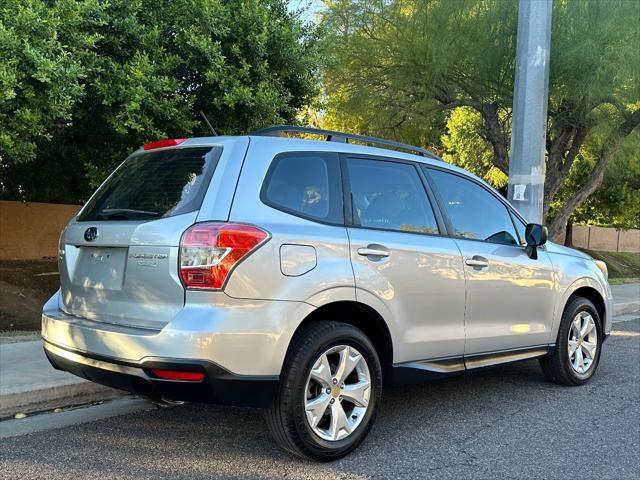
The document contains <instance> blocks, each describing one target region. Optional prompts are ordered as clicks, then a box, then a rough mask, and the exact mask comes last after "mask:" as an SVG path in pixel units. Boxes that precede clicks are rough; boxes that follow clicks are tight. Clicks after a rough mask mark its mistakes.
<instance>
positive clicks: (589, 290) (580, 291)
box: [565, 286, 607, 329]
mask: <svg viewBox="0 0 640 480" xmlns="http://www.w3.org/2000/svg"><path fill="white" fill-rule="evenodd" d="M576 297H582V298H586V299H587V300H589V301H590V302H591V303H593V306H594V307H596V311H597V312H598V315H599V317H600V319H599V320H600V328H602V329H604V322H605V318H606V315H607V307H606V304H605V301H604V298H603V297H602V295H601V294H600V292H598V290H596V289H595V288H593V287H587V286H585V287H580V288H577V289H576V290H574V291H573V293H572V294H571V295H570V296H569V298H567V301H566V302H565V308H566V306H567V304H568V303H569V302H570V301H571V299H572V298H576Z"/></svg>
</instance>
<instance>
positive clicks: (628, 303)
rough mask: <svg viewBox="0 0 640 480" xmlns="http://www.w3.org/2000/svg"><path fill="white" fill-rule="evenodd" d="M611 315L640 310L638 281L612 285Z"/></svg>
mask: <svg viewBox="0 0 640 480" xmlns="http://www.w3.org/2000/svg"><path fill="white" fill-rule="evenodd" d="M611 290H612V291H613V300H614V302H615V304H614V306H613V316H614V317H617V316H618V315H626V314H630V313H638V312H640V283H628V284H626V285H612V286H611Z"/></svg>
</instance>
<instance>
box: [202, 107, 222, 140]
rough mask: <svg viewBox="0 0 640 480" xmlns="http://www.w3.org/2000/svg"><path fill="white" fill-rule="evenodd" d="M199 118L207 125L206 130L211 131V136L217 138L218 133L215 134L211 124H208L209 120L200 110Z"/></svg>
mask: <svg viewBox="0 0 640 480" xmlns="http://www.w3.org/2000/svg"><path fill="white" fill-rule="evenodd" d="M200 116H201V117H202V120H204V123H205V124H206V125H207V128H208V129H209V130H210V131H211V133H213V136H214V137H217V136H218V133H217V132H216V130H215V128H213V126H211V123H209V119H208V118H207V116H206V115H205V114H204V112H203V111H202V110H200Z"/></svg>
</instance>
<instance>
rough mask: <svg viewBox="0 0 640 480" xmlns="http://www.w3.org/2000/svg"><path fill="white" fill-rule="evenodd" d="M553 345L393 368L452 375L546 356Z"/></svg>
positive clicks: (449, 358)
mask: <svg viewBox="0 0 640 480" xmlns="http://www.w3.org/2000/svg"><path fill="white" fill-rule="evenodd" d="M554 346H555V345H553V344H549V345H535V346H532V347H525V348H512V349H508V350H496V351H493V352H485V353H474V354H471V355H464V356H459V357H446V358H432V359H425V360H418V361H415V362H406V363H398V364H395V365H394V367H405V368H415V369H419V370H427V371H430V372H436V373H454V372H460V371H463V370H470V369H474V368H481V367H488V366H491V365H500V364H503V363H509V362H516V361H519V360H526V359H529V358H536V357H541V356H543V355H546V354H547V353H548V352H549V349H550V348H553V347H554Z"/></svg>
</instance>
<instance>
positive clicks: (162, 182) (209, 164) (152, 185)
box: [78, 147, 222, 222]
mask: <svg viewBox="0 0 640 480" xmlns="http://www.w3.org/2000/svg"><path fill="white" fill-rule="evenodd" d="M221 153H222V148H220V147H195V148H177V149H172V150H162V151H159V152H149V153H143V154H140V155H135V156H132V157H130V158H128V159H127V160H126V161H125V162H124V163H123V164H122V165H121V166H120V167H119V168H118V169H117V170H116V171H115V172H114V174H113V175H112V176H111V177H110V178H109V179H108V180H107V181H106V182H105V183H104V184H103V185H102V186H101V187H100V189H99V190H98V192H97V193H96V195H95V196H94V197H93V198H92V199H91V200H90V201H89V203H88V204H87V206H86V207H85V209H84V210H83V212H82V214H81V215H80V217H79V218H78V220H79V221H81V222H85V221H96V220H138V221H139V220H153V219H157V218H162V217H170V216H173V215H179V214H181V213H187V212H192V211H194V210H197V209H199V208H200V205H201V204H202V198H203V197H204V194H205V191H206V189H207V185H209V180H211V176H212V175H213V171H214V170H215V168H216V164H217V163H218V159H219V158H220V154H221Z"/></svg>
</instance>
